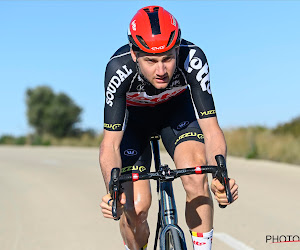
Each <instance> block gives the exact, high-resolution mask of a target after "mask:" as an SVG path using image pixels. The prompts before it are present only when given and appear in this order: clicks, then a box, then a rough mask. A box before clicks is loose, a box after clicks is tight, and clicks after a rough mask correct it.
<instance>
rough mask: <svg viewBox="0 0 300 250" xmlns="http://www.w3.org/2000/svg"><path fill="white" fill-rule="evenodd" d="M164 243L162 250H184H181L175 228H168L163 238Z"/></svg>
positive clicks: (179, 239)
mask: <svg viewBox="0 0 300 250" xmlns="http://www.w3.org/2000/svg"><path fill="white" fill-rule="evenodd" d="M164 243H165V248H164V249H166V250H183V249H184V248H182V244H181V238H180V236H179V232H178V231H177V230H176V229H175V228H170V229H169V230H168V231H167V232H166V237H165V242H164ZM162 249H163V248H162Z"/></svg>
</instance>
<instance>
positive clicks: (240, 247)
mask: <svg viewBox="0 0 300 250" xmlns="http://www.w3.org/2000/svg"><path fill="white" fill-rule="evenodd" d="M213 237H214V238H217V239H218V240H220V241H223V242H224V243H225V244H226V245H228V246H230V247H231V248H232V249H236V250H254V248H252V247H249V246H247V245H246V244H244V243H243V242H241V241H239V240H237V239H235V238H233V237H231V236H230V235H228V234H226V233H214V236H213Z"/></svg>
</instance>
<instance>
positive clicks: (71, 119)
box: [26, 86, 82, 137]
mask: <svg viewBox="0 0 300 250" xmlns="http://www.w3.org/2000/svg"><path fill="white" fill-rule="evenodd" d="M26 103H27V118H28V122H29V124H30V125H31V126H33V127H34V128H35V130H36V133H37V134H39V135H43V134H46V133H48V134H50V135H53V136H55V137H64V136H67V135H72V133H73V131H74V130H75V125H76V123H78V122H79V121H80V113H81V111H82V109H81V108H80V107H79V106H77V105H76V104H75V103H74V102H73V100H72V99H71V98H70V97H68V96H67V95H66V94H64V93H59V94H55V93H54V92H53V91H52V89H51V88H50V87H48V86H39V87H36V88H34V89H28V90H27V91H26Z"/></svg>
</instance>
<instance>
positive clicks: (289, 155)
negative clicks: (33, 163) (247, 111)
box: [0, 126, 300, 165]
mask: <svg viewBox="0 0 300 250" xmlns="http://www.w3.org/2000/svg"><path fill="white" fill-rule="evenodd" d="M224 135H225V138H226V142H227V149H228V155H232V156H239V157H245V158H248V159H266V160H272V161H279V162H286V163H292V164H298V165H300V136H297V135H295V134H292V133H284V134H282V133H278V131H277V130H271V129H267V128H264V127H259V126H256V127H245V128H233V129H226V130H224ZM102 138H103V135H102V134H98V135H92V134H90V133H83V134H81V135H80V136H77V137H65V138H60V139H59V138H55V137H53V136H50V135H44V136H38V135H34V134H31V135H28V136H20V137H14V136H10V135H3V136H1V137H0V145H1V144H8V145H33V146H34V145H43V146H51V145H55V146H78V147H99V145H100V143H101V141H102ZM160 148H161V150H163V151H165V147H164V146H163V144H162V143H160Z"/></svg>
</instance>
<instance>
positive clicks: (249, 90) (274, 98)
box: [0, 1, 300, 135]
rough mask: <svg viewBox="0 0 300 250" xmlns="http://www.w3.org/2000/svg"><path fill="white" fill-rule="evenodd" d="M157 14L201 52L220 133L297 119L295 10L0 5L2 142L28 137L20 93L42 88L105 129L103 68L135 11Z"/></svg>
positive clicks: (239, 4) (269, 4) (278, 5)
mask: <svg viewBox="0 0 300 250" xmlns="http://www.w3.org/2000/svg"><path fill="white" fill-rule="evenodd" d="M155 4H159V5H161V6H163V7H165V8H166V9H167V10H168V11H169V12H171V13H172V14H173V15H174V16H175V17H176V19H177V20H178V22H179V24H180V27H181V29H182V36H183V38H185V39H187V40H190V41H191V42H193V43H195V44H197V45H198V46H200V47H201V48H202V49H203V50H204V52H205V54H206V56H207V58H208V62H209V65H210V75H211V88H212V93H213V96H214V100H215V104H216V109H217V114H218V119H219V123H220V125H221V127H222V128H230V127H237V126H247V125H264V126H268V127H274V126H276V125H277V124H279V123H283V122H287V121H289V120H290V119H292V118H294V117H296V116H299V115H300V112H299V107H300V102H299V93H300V87H299V71H300V70H299V66H300V48H299V46H300V29H299V25H300V15H299V11H300V2H299V1H0V86H1V97H0V112H1V123H0V135H2V134H12V135H22V134H27V133H29V132H31V131H32V130H31V128H30V126H29V125H28V124H27V119H26V105H25V91H26V89H28V88H34V87H36V86H39V85H45V84H46V85H48V86H50V87H51V88H52V89H53V90H54V91H55V92H64V93H66V94H67V95H69V96H70V97H71V98H72V99H73V100H74V101H75V102H76V103H77V104H78V105H79V106H81V107H82V108H83V109H84V112H83V113H82V116H81V118H82V122H81V123H80V127H82V128H94V129H95V130H96V131H101V130H102V127H103V106H104V87H103V79H104V72H105V66H106V63H107V61H108V60H109V58H110V56H111V55H112V54H113V53H114V52H115V50H117V49H118V48H119V47H120V46H122V45H123V44H125V43H127V36H126V32H127V26H128V25H129V22H130V20H131V18H132V17H133V15H134V14H135V13H136V11H137V10H138V9H139V8H141V7H144V6H147V5H155Z"/></svg>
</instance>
